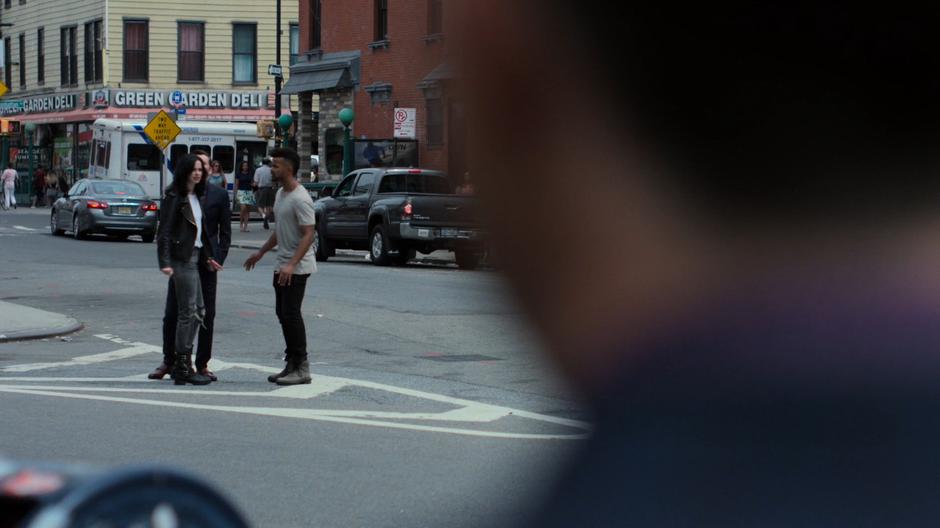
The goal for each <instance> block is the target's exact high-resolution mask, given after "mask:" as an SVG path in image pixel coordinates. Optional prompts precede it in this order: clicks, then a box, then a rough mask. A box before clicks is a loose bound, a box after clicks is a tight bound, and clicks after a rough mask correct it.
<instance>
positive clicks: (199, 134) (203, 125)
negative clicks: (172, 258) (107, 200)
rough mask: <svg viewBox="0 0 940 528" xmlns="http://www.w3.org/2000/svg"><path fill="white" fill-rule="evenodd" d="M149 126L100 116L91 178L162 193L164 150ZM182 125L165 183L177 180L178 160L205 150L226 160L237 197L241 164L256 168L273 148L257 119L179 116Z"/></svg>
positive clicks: (151, 193) (230, 184)
mask: <svg viewBox="0 0 940 528" xmlns="http://www.w3.org/2000/svg"><path fill="white" fill-rule="evenodd" d="M146 125H147V123H146V122H144V121H143V120H141V121H133V120H120V119H98V120H97V121H95V124H94V125H93V126H92V131H93V136H92V145H91V156H90V157H89V158H90V159H89V167H88V177H89V178H117V179H123V180H131V181H135V182H137V183H139V184H140V185H141V187H143V188H144V191H145V192H146V193H147V195H149V196H150V197H153V198H159V197H161V196H162V195H163V193H162V192H161V189H160V168H161V167H160V159H161V156H160V150H159V149H158V148H157V147H156V146H154V145H153V144H152V143H151V142H150V141H149V140H148V139H147V136H146V135H145V134H144V127H145V126H146ZM177 125H179V127H180V128H181V129H183V131H182V132H180V134H179V135H178V136H176V140H175V141H174V142H173V143H172V144H171V145H170V147H169V148H168V149H167V152H166V153H167V156H168V159H167V172H166V177H165V181H164V182H163V186H164V187H166V186H167V185H169V184H170V182H172V181H173V168H174V167H175V163H174V160H176V159H178V158H179V157H180V156H182V155H183V154H186V153H188V152H190V151H192V150H204V151H206V152H208V153H209V156H210V158H212V159H213V160H218V161H219V162H221V164H222V171H223V172H224V173H225V181H226V186H227V187H228V189H229V197H230V198H231V195H232V194H233V193H234V181H235V171H236V170H237V168H238V165H239V164H241V162H242V161H247V162H248V163H249V164H250V166H251V168H252V171H253V170H254V168H255V167H257V166H258V165H260V164H261V160H262V159H264V157H265V155H266V153H267V150H268V142H267V141H266V140H264V139H262V138H259V137H258V136H257V127H256V125H255V123H227V122H213V121H179V122H177Z"/></svg>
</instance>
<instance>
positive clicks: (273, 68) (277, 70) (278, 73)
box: [268, 64, 284, 77]
mask: <svg viewBox="0 0 940 528" xmlns="http://www.w3.org/2000/svg"><path fill="white" fill-rule="evenodd" d="M268 75H270V76H272V77H283V76H284V68H282V67H281V65H280V64H268Z"/></svg>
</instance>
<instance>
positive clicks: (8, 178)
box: [0, 162, 20, 209]
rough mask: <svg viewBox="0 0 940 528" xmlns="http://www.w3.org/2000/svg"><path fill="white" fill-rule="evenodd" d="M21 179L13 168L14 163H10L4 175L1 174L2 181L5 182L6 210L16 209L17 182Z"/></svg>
mask: <svg viewBox="0 0 940 528" xmlns="http://www.w3.org/2000/svg"><path fill="white" fill-rule="evenodd" d="M19 179H20V175H19V174H18V173H17V172H16V169H14V168H13V163H12V162H10V163H9V164H8V165H7V168H6V170H4V171H3V174H0V180H2V181H3V207H4V209H9V208H10V206H13V208H14V209H16V182H17V180H19Z"/></svg>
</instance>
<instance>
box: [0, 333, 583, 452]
mask: <svg viewBox="0 0 940 528" xmlns="http://www.w3.org/2000/svg"><path fill="white" fill-rule="evenodd" d="M96 337H98V338H100V339H103V340H106V341H110V342H113V343H115V344H120V345H125V346H124V348H121V349H118V350H114V351H110V352H103V353H99V354H91V355H87V356H79V357H76V358H72V359H70V360H68V361H56V362H47V363H32V364H24V365H11V366H8V367H3V368H0V392H2V393H13V394H24V395H32V396H50V397H58V398H71V399H78V400H94V401H108V402H113V403H124V404H135V405H148V406H162V407H174V408H185V409H192V410H202V411H215V412H226V413H238V414H252V415H259V416H271V417H279V418H288V419H297V420H318V421H325V422H335V423H344V424H352V425H366V426H374V427H386V428H393V429H407V430H412V431H421V432H434V433H446V434H457V435H470V436H482V437H490V438H504V439H528V440H578V439H583V438H586V437H587V436H588V435H589V433H590V430H591V425H590V424H588V423H586V422H583V421H579V420H572V419H567V418H561V417H558V416H551V415H546V414H540V413H535V412H530V411H524V410H521V409H513V408H509V407H504V406H499V405H491V404H485V403H480V402H476V401H472V400H465V399H462V398H455V397H451V396H445V395H442V394H434V393H430V392H424V391H419V390H414V389H407V388H403V387H396V386H393V385H386V384H383V383H376V382H371V381H363V380H356V379H351V378H340V377H335V376H326V375H322V374H314V377H313V382H312V383H311V384H309V385H296V386H291V387H277V388H274V389H273V390H263V391H227V390H216V389H215V386H216V385H215V384H213V385H211V386H210V387H211V388H210V387H206V388H204V389H203V388H200V389H194V388H189V387H185V388H176V386H175V385H170V386H169V387H172V388H168V387H165V382H164V384H163V386H161V384H160V382H153V381H151V380H148V379H146V377H145V375H139V374H135V375H133V376H126V377H113V378H104V377H98V378H95V377H72V378H70V377H64V376H56V377H39V376H4V375H2V374H4V373H25V372H34V371H39V370H44V369H50V368H61V367H74V366H87V365H91V364H95V363H103V362H109V361H116V360H122V359H127V358H131V357H135V356H139V355H144V354H160V353H161V349H160V347H157V346H154V345H148V344H146V343H141V342H132V341H127V340H124V339H122V338H120V337H117V336H113V335H110V334H100V335H97V336H96ZM128 345H129V346H128ZM232 369H247V370H253V371H256V372H260V373H265V374H267V373H273V372H278V371H279V370H280V369H278V368H275V367H267V366H262V365H256V364H253V363H245V362H227V361H223V360H218V359H213V370H214V371H215V372H216V373H219V372H223V371H226V370H232ZM126 383H130V384H132V385H134V386H113V385H118V384H126ZM84 384H87V385H84ZM103 384H110V385H112V386H101V385H103ZM144 384H147V385H152V386H151V387H144V386H143V385H144ZM264 387H265V388H266V389H267V388H268V387H270V385H268V384H267V382H264ZM346 387H353V388H356V389H368V390H373V391H378V392H384V393H390V394H397V395H399V396H406V397H409V398H413V399H417V400H423V401H431V402H435V403H437V404H443V405H445V406H448V407H450V408H448V409H446V410H442V411H438V412H428V411H395V410H388V411H386V410H371V409H335V408H328V409H317V408H298V407H296V406H294V407H279V406H277V405H273V404H275V403H276V402H277V401H278V400H279V399H292V400H312V401H315V400H316V398H319V397H323V396H327V395H330V394H333V393H335V392H337V391H339V390H340V389H343V388H346ZM146 395H187V396H189V397H190V400H191V401H165V400H158V399H150V397H148V396H146ZM211 397H225V398H227V399H228V401H231V402H232V403H227V404H224V405H219V404H209V403H198V401H199V400H203V401H205V400H204V399H205V398H211ZM248 399H262V400H266V401H269V402H271V403H272V405H265V406H256V405H239V404H238V403H239V400H243V401H244V400H248ZM507 418H515V419H522V420H527V421H529V422H531V423H538V424H542V425H541V427H540V428H544V427H545V426H546V425H549V426H555V428H562V429H565V430H566V431H565V432H552V433H549V432H544V433H543V432H517V431H500V430H493V429H492V428H491V429H485V430H484V429H471V428H469V427H468V426H469V425H472V424H477V425H482V424H497V425H498V423H499V421H500V420H504V419H507ZM421 422H424V423H421ZM428 422H434V424H430V423H428ZM491 427H492V426H491ZM516 428H517V429H518V426H517V427H516ZM496 429H499V428H498V427H497V428H496Z"/></svg>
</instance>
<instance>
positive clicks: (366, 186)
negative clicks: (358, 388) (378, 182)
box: [353, 172, 375, 196]
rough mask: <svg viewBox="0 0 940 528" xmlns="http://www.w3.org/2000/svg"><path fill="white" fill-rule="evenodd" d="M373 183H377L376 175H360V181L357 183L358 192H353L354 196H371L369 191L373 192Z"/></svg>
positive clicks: (369, 173) (371, 173)
mask: <svg viewBox="0 0 940 528" xmlns="http://www.w3.org/2000/svg"><path fill="white" fill-rule="evenodd" d="M373 182H375V173H374V172H363V173H362V174H360V175H359V181H357V182H356V190H355V191H353V194H354V195H356V196H359V195H362V194H369V191H371V190H372V183H373Z"/></svg>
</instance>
